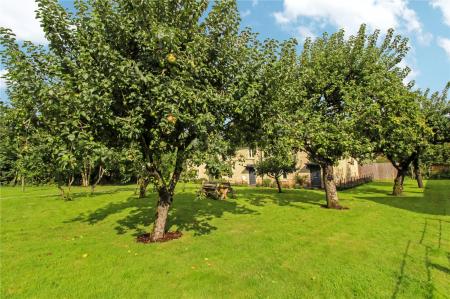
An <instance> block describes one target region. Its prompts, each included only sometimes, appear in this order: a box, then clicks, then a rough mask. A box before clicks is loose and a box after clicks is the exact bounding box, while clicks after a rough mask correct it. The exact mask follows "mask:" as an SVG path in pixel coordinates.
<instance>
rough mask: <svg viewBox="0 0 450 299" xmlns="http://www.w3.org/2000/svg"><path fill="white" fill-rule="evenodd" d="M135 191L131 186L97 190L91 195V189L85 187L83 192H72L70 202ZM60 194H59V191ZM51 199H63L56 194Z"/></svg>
mask: <svg viewBox="0 0 450 299" xmlns="http://www.w3.org/2000/svg"><path fill="white" fill-rule="evenodd" d="M78 189H79V188H78ZM135 189H136V188H135V187H131V186H130V187H116V188H111V189H108V190H96V191H94V192H93V193H91V189H90V187H84V188H83V189H82V190H81V191H79V190H77V191H75V190H73V191H72V192H70V200H69V201H73V200H77V199H81V198H95V197H98V196H102V195H110V194H116V193H119V192H124V191H130V192H132V191H134V190H135ZM64 191H65V192H66V193H67V189H64ZM58 192H59V190H58ZM51 197H53V198H55V199H63V198H62V197H61V195H60V194H54V195H51Z"/></svg>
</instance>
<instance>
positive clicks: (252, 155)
mask: <svg viewBox="0 0 450 299" xmlns="http://www.w3.org/2000/svg"><path fill="white" fill-rule="evenodd" d="M255 155H256V150H255V149H254V148H251V147H250V148H249V149H248V157H249V158H253V157H254V156H255Z"/></svg>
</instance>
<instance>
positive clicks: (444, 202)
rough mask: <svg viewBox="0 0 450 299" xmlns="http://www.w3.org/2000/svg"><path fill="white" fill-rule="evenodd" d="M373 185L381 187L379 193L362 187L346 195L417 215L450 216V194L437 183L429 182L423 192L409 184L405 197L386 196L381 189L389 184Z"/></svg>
mask: <svg viewBox="0 0 450 299" xmlns="http://www.w3.org/2000/svg"><path fill="white" fill-rule="evenodd" d="M372 184H377V185H379V186H380V188H379V189H378V192H376V190H377V189H376V188H372V187H366V186H362V187H360V188H355V189H354V190H351V191H346V193H350V194H352V196H353V197H354V198H357V199H362V200H369V201H373V202H375V203H378V204H383V205H388V206H391V207H394V208H398V209H403V210H408V211H412V212H416V213H421V214H428V215H436V216H447V215H449V212H450V209H448V208H446V206H449V199H448V196H449V193H448V192H445V191H443V190H441V189H442V186H437V185H436V183H435V181H428V182H427V184H426V186H425V189H424V190H423V192H422V191H421V190H418V189H417V187H415V186H413V185H412V184H411V183H409V184H408V185H406V189H405V192H404V194H405V195H401V196H393V195H390V194H386V190H385V189H383V188H381V187H382V186H383V185H384V186H386V184H388V183H387V182H376V183H372ZM377 194H379V195H380V196H378V195H377ZM415 194H417V195H415Z"/></svg>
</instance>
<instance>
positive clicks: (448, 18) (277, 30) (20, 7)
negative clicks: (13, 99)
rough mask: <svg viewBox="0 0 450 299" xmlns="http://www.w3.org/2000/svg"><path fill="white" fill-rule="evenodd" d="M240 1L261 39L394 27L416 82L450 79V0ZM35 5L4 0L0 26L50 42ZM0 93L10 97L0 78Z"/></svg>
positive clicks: (437, 86) (245, 19)
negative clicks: (403, 40) (402, 39)
mask: <svg viewBox="0 0 450 299" xmlns="http://www.w3.org/2000/svg"><path fill="white" fill-rule="evenodd" d="M60 2H62V3H63V5H64V6H66V7H70V6H71V3H72V2H71V1H70V0H65V1H60ZM238 7H239V11H240V13H241V17H242V27H251V28H252V29H253V31H255V32H258V33H259V34H260V37H261V39H265V38H269V37H270V38H276V39H278V40H283V39H287V38H291V37H295V38H297V39H298V40H299V42H300V44H301V43H302V42H303V40H304V39H305V38H306V37H307V36H310V37H315V36H320V35H321V34H322V33H323V32H324V31H327V32H330V33H331V32H335V31H336V30H338V29H339V28H344V29H345V30H346V32H347V33H348V34H349V35H350V34H352V33H354V32H356V30H357V29H358V27H359V25H360V24H361V23H363V22H364V23H366V24H367V25H368V28H369V29H371V30H373V29H376V28H377V29H381V30H382V31H386V30H387V29H388V28H390V27H393V28H395V29H396V31H397V32H398V33H400V34H402V35H404V36H406V37H408V38H409V39H410V46H411V51H410V53H409V54H408V56H407V58H406V60H405V64H406V65H408V66H409V67H410V68H411V69H412V72H411V74H410V76H409V79H412V80H415V81H416V86H417V87H420V88H427V87H429V88H431V89H432V90H433V91H435V90H439V91H440V90H442V88H443V87H444V86H445V84H446V82H447V81H449V80H450V0H429V1H425V0H423V1H422V0H416V1H407V0H346V1H337V0H240V1H238ZM35 9H36V4H35V3H34V0H1V1H0V26H4V27H9V28H12V29H13V31H14V32H15V33H16V34H17V37H18V38H19V39H27V40H31V41H34V42H36V43H45V38H44V37H43V34H42V31H41V29H40V27H39V24H38V23H37V21H36V20H35V19H34V10H35ZM299 48H300V47H299ZM4 72H5V70H3V67H2V66H1V65H0V74H3V73H4ZM0 99H6V94H5V84H4V81H3V80H1V79H0Z"/></svg>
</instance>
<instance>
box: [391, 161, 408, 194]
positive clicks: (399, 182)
mask: <svg viewBox="0 0 450 299" xmlns="http://www.w3.org/2000/svg"><path fill="white" fill-rule="evenodd" d="M404 180H405V170H404V169H403V168H398V169H397V176H396V177H395V180H394V189H393V190H392V195H395V196H397V195H400V194H402V192H403V181H404Z"/></svg>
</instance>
